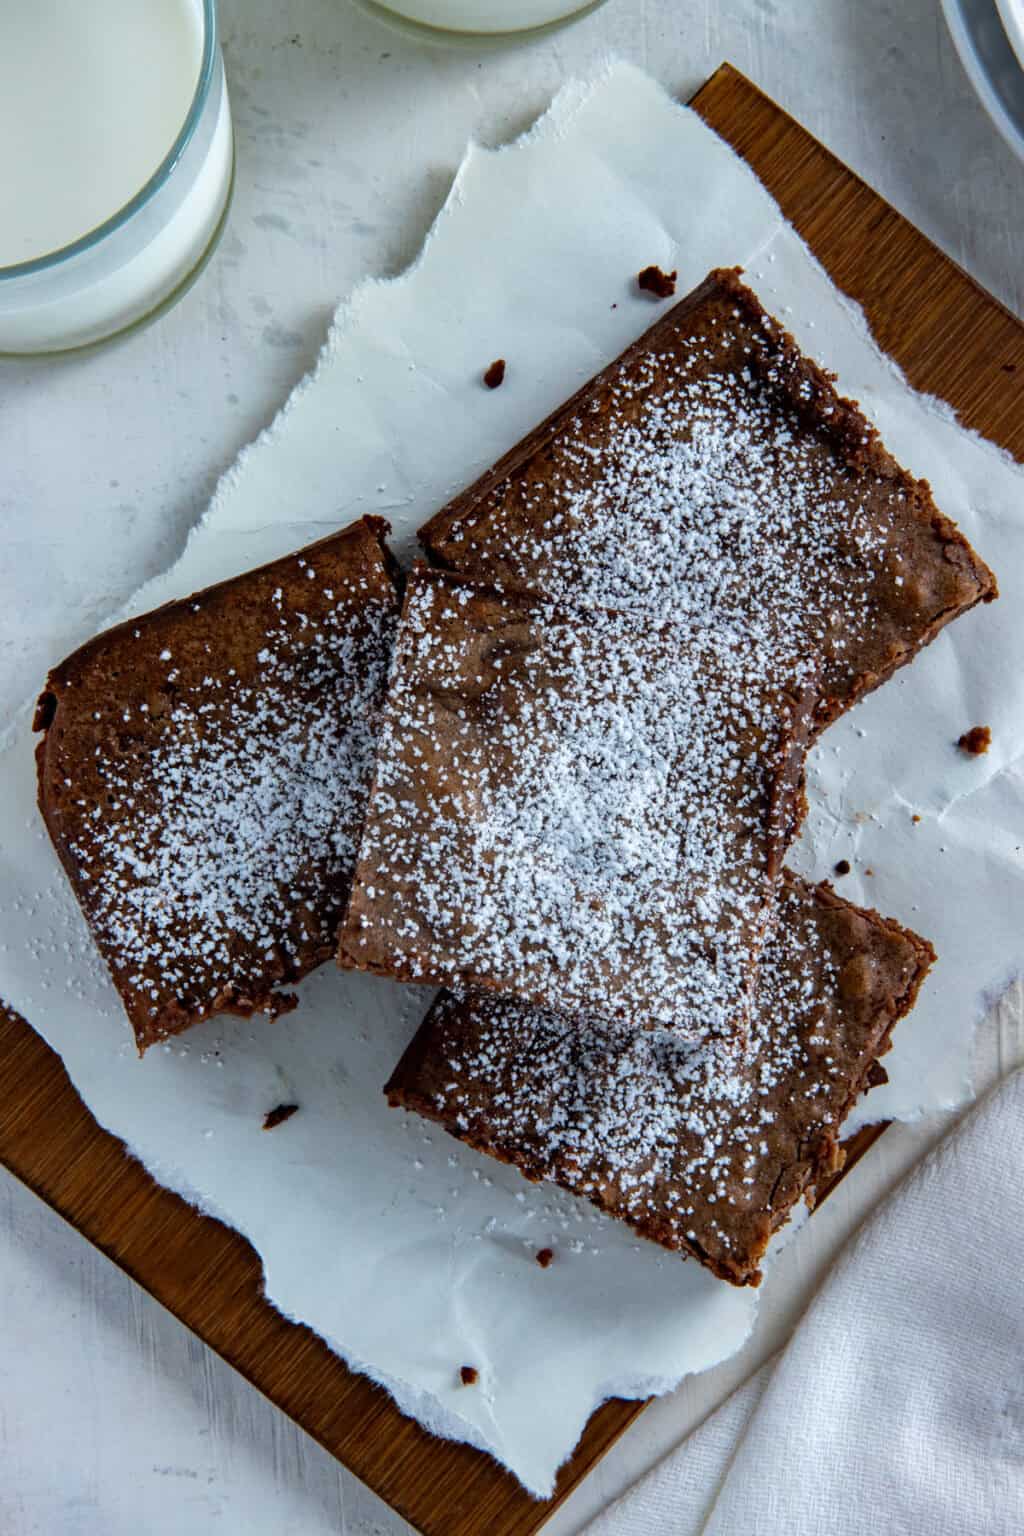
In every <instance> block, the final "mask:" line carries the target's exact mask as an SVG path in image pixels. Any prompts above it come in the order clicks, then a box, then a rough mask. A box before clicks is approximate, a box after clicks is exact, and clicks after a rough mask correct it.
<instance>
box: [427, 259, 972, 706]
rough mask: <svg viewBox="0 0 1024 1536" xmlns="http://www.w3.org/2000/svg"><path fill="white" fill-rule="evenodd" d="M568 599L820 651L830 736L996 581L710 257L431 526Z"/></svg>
mask: <svg viewBox="0 0 1024 1536" xmlns="http://www.w3.org/2000/svg"><path fill="white" fill-rule="evenodd" d="M420 538H421V541H422V543H423V545H424V547H425V549H426V550H427V552H428V553H429V555H430V557H431V559H432V560H433V561H434V562H435V563H437V564H438V565H441V566H444V567H446V568H447V569H450V570H454V571H462V572H465V573H469V574H476V575H478V576H480V577H481V578H483V579H486V580H490V581H495V582H500V583H502V584H507V585H512V586H515V585H519V586H523V585H525V586H527V587H537V588H541V589H543V590H545V591H547V592H548V593H549V594H550V595H551V596H552V597H553V598H555V599H556V600H558V601H564V600H569V601H571V602H573V603H582V604H597V605H609V606H612V607H616V608H627V607H628V608H639V609H641V610H643V611H645V612H649V613H654V614H658V615H665V614H669V615H672V616H674V617H678V616H680V615H682V614H686V613H690V614H694V615H697V616H702V617H706V618H707V619H709V620H711V621H714V622H718V623H722V624H728V625H731V626H733V627H735V628H737V629H740V630H742V631H743V632H744V633H746V634H747V636H748V637H749V643H750V644H751V646H753V647H756V648H757V649H758V650H759V651H760V653H761V654H762V656H763V658H764V662H765V667H766V669H770V668H771V667H773V666H776V665H778V664H780V659H781V660H782V663H783V664H784V658H787V657H789V656H792V655H793V654H796V655H803V654H806V655H810V656H814V657H816V658H817V659H818V661H819V664H820V697H819V699H818V702H817V710H816V724H817V728H818V729H819V730H820V729H822V728H823V727H824V726H826V725H828V724H829V723H830V722H831V721H832V720H834V719H835V718H836V717H837V716H838V715H839V714H841V713H842V712H843V711H844V710H846V709H848V708H849V707H850V705H851V704H853V703H854V702H855V701H856V700H857V699H858V698H860V697H861V695H862V694H864V693H866V692H868V691H869V690H870V689H872V688H875V687H877V686H878V684H879V683H881V682H883V681H884V680H885V679H886V678H887V677H889V676H890V675H891V673H892V672H893V671H894V670H895V669H896V668H897V667H899V666H902V665H903V664H904V663H906V662H908V661H910V660H911V658H912V657H913V656H914V654H915V653H916V652H917V651H918V650H919V649H920V647H921V646H923V645H925V644H927V643H928V642H929V641H930V640H931V639H933V638H934V636H935V635H936V634H938V632H939V630H940V629H941V628H942V627H943V626H944V625H945V624H947V623H948V622H949V621H950V620H951V619H954V618H956V617H957V615H958V614H960V613H963V612H964V611H965V610H966V609H968V608H971V607H973V606H974V604H975V603H977V602H979V601H982V600H984V601H989V600H991V599H992V598H994V597H995V596H996V592H997V588H996V582H995V578H994V577H993V575H992V573H991V572H990V571H989V570H988V569H987V568H986V566H985V565H984V564H983V563H982V561H981V560H980V559H979V558H978V556H977V555H976V554H975V553H974V551H973V550H972V549H971V547H970V545H969V544H968V543H967V542H966V540H965V539H964V538H963V537H962V535H961V534H960V533H959V532H958V531H957V529H956V528H955V527H954V525H953V524H952V523H951V522H950V521H949V519H948V518H946V517H944V516H943V515H942V514H941V513H940V512H939V510H938V509H937V507H936V506H935V503H934V501H933V499H932V494H931V490H930V488H929V486H928V485H927V483H926V482H925V481H923V480H916V479H914V478H913V477H912V476H911V475H909V474H908V473H907V472H906V470H904V469H901V468H900V466H899V465H898V464H897V463H896V462H895V460H894V459H893V458H892V456H891V455H890V454H889V453H888V452H887V450H886V449H885V447H884V446H883V444H882V443H881V441H880V439H879V437H878V433H877V432H876V430H875V428H874V427H872V426H871V424H870V423H869V422H868V421H867V420H866V419H865V418H864V416H863V414H862V413H861V411H860V410H859V408H858V406H857V405H856V403H855V402H853V401H851V400H846V399H843V398H841V397H840V396H839V395H838V394H837V393H836V390H835V388H834V387H833V381H832V377H831V376H830V375H829V374H826V373H825V372H823V371H822V369H820V368H819V367H817V365H816V364H814V363H813V362H811V361H810V360H809V359H807V358H806V357H804V356H803V355H802V354H801V352H800V351H799V349H798V347H797V345H796V343H795V342H794V340H793V338H792V337H791V336H790V335H788V334H787V332H786V331H785V330H784V329H783V327H782V326H781V325H780V324H779V322H778V321H777V320H774V319H772V318H771V317H770V316H769V315H767V314H766V313H765V311H764V310H763V308H762V307H761V305H760V303H759V302H758V300H757V299H756V298H755V296H754V294H753V293H751V292H750V290H749V289H748V288H746V287H745V286H744V285H743V284H742V283H741V282H740V281H739V276H738V273H737V272H736V271H716V272H712V273H711V275H710V276H709V277H708V278H707V280H706V281H705V282H704V283H702V284H701V286H700V287H699V288H698V289H696V290H695V292H693V293H692V294H690V296H689V297H688V298H686V299H684V300H682V302H681V303H679V304H678V305H676V306H675V307H674V308H673V309H671V310H670V311H669V312H668V313H667V314H666V315H665V316H664V317H663V318H662V319H661V320H659V321H658V322H657V323H656V324H655V325H654V326H653V327H652V328H651V330H649V331H648V332H647V334H646V335H645V336H642V337H641V338H640V340H639V341H638V342H637V343H636V344H635V345H634V346H632V347H630V348H629V350H628V351H627V352H625V353H624V354H623V356H622V357H621V358H619V360H618V361H617V362H615V363H613V364H612V365H611V366H610V367H608V368H606V369H605V370H604V371H603V372H602V373H600V374H598V376H597V377H596V378H595V379H593V380H592V381H591V382H590V383H589V384H587V385H586V386H585V387H584V388H583V389H582V390H580V391H579V393H578V394H576V395H575V396H574V397H573V398H572V399H571V400H569V401H568V402H567V404H566V405H564V406H563V407H562V408H561V409H560V410H558V411H556V412H555V413H554V415H552V416H551V417H549V418H548V420H547V421H545V422H544V423H543V424H542V425H541V426H539V427H538V428H537V429H536V430H535V431H534V432H532V433H530V435H529V436H528V437H527V438H525V439H524V440H523V442H522V443H520V444H519V446H518V447H516V448H514V449H513V450H512V451H511V453H509V454H507V455H506V456H505V457H504V458H503V459H502V460H501V461H500V462H499V463H498V464H496V465H495V466H494V468H493V469H491V470H490V471H489V472H488V473H487V474H485V475H484V476H483V477H482V478H481V479H480V480H478V481H477V483H476V484H475V485H473V486H471V487H470V488H469V489H468V490H467V491H465V492H463V494H462V495H460V496H458V497H456V499H455V500H454V501H453V502H452V503H451V504H450V505H449V506H448V507H446V508H445V509H444V510H443V511H442V512H440V513H438V514H437V516H436V517H434V518H433V519H432V520H431V521H430V522H429V523H427V524H426V526H425V527H424V528H423V529H422V530H421V534H420Z"/></svg>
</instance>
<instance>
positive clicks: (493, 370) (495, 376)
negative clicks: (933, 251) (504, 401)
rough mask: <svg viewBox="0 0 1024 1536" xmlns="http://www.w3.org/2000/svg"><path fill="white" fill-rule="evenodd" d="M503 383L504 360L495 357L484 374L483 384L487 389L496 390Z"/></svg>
mask: <svg viewBox="0 0 1024 1536" xmlns="http://www.w3.org/2000/svg"><path fill="white" fill-rule="evenodd" d="M504 382H505V359H504V358H503V357H496V358H495V359H494V362H493V363H492V364H491V366H490V367H489V368H488V370H487V372H486V373H485V374H484V383H485V384H486V385H487V388H488V389H497V388H498V385H499V384H504Z"/></svg>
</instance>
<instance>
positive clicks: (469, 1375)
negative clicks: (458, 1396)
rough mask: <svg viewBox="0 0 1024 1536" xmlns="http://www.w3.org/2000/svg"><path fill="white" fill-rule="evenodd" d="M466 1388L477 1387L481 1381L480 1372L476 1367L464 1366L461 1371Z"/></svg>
mask: <svg viewBox="0 0 1024 1536" xmlns="http://www.w3.org/2000/svg"><path fill="white" fill-rule="evenodd" d="M459 1375H460V1376H461V1378H462V1385H463V1386H464V1387H475V1386H476V1384H477V1382H478V1381H479V1380H480V1372H479V1371H478V1370H477V1368H476V1366H475V1365H464V1366H462V1368H461V1369H460V1371H459Z"/></svg>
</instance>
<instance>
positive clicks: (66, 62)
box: [0, 0, 233, 352]
mask: <svg viewBox="0 0 1024 1536" xmlns="http://www.w3.org/2000/svg"><path fill="white" fill-rule="evenodd" d="M204 41H205V24H204V7H203V5H202V4H201V0H0V352H2V351H5V350H6V351H15V352H17V351H45V350H51V349H60V348H62V347H66V346H77V345H81V344H83V343H85V342H89V341H93V340H96V339H98V338H99V337H101V336H103V335H106V334H109V333H110V332H111V331H112V330H119V329H121V328H123V327H124V326H125V325H129V324H132V323H133V322H134V321H136V320H138V319H140V318H142V317H143V316H144V315H146V314H147V313H149V311H151V310H152V309H154V308H156V307H158V306H159V305H160V304H161V303H162V302H163V301H164V300H165V299H166V298H167V296H168V295H169V294H170V293H171V292H173V290H174V289H175V288H177V287H178V286H179V285H180V284H181V283H183V282H184V281H185V280H186V279H187V277H188V276H189V274H190V272H191V271H192V270H193V269H194V267H195V265H196V264H197V263H198V262H199V261H200V260H201V259H202V257H203V255H204V253H205V250H206V249H207V247H208V245H209V243H210V241H211V239H212V238H213V235H214V233H215V231H216V229H217V226H218V223H219V221H220V219H221V216H222V214H223V212H224V209H225V205H226V202H227V196H228V191H229V189H230V184H231V170H232V160H233V150H232V139H231V123H230V114H229V110H228V103H227V95H226V90H225V87H224V79H223V66H222V64H221V60H220V55H219V52H218V53H216V54H215V56H214V59H213V65H214V67H213V71H212V74H211V75H210V79H209V82H208V87H207V90H206V93H205V95H204V98H203V101H202V103H201V105H202V108H203V110H202V112H201V115H200V117H199V120H198V122H197V123H196V126H195V129H194V132H193V134H192V136H191V138H190V140H189V142H188V144H187V145H186V146H185V147H184V149H183V151H182V153H181V156H180V159H179V161H178V163H176V164H175V166H174V168H173V171H172V172H171V174H170V175H169V176H168V177H167V179H166V181H165V182H164V183H163V184H162V185H160V186H159V187H158V188H157V189H156V190H154V191H152V193H151V195H150V196H148V197H147V198H146V199H145V200H144V201H143V203H142V205H141V206H140V208H139V209H138V210H136V211H135V212H133V213H132V214H131V216H130V217H129V218H128V219H127V220H125V221H123V222H122V223H121V224H120V226H119V227H117V228H115V229H114V230H113V231H112V232H110V233H108V234H106V235H105V236H104V237H103V239H102V240H101V241H100V242H99V244H98V245H94V246H93V247H92V248H91V249H90V250H88V251H86V252H84V253H80V254H74V255H70V256H67V257H63V258H59V259H57V260H56V261H55V262H52V263H50V264H48V265H47V266H46V267H45V268H44V270H43V271H42V272H41V273H40V272H36V273H34V274H33V273H30V274H27V275H19V274H17V273H14V274H11V273H5V271H4V269H5V268H10V267H13V266H16V265H17V264H19V263H23V262H31V261H34V260H37V259H39V258H46V257H49V256H51V255H52V254H53V253H55V252H60V251H62V250H64V248H65V247H67V246H69V245H72V244H73V243H74V242H75V241H78V240H81V239H82V237H83V236H87V235H89V234H90V233H91V232H93V231H94V230H96V229H97V227H98V226H101V225H103V224H104V223H105V221H107V220H108V219H111V218H113V217H114V216H115V215H118V214H119V213H120V212H121V210H123V209H124V208H125V205H126V204H129V203H130V202H131V200H132V199H133V198H135V197H136V196H137V195H138V194H139V193H140V192H141V191H142V190H143V188H144V187H145V186H146V184H147V183H148V182H149V181H150V178H151V177H152V176H153V175H154V173H155V172H156V171H157V170H158V169H159V168H160V167H161V164H162V162H164V160H165V159H166V157H167V156H168V154H169V152H170V151H171V149H172V148H173V147H174V145H175V143H176V141H177V140H178V137H179V135H180V134H181V131H182V128H183V126H184V125H185V122H186V119H187V118H188V115H189V111H190V109H191V107H192V104H193V100H194V99H195V97H196V91H197V86H198V85H199V83H200V76H201V71H202V63H203V51H204Z"/></svg>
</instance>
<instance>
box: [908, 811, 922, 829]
mask: <svg viewBox="0 0 1024 1536" xmlns="http://www.w3.org/2000/svg"><path fill="white" fill-rule="evenodd" d="M910 819H911V821H912V822H913V823H914V826H915V827H916V826H917V824H918V822H919V821H920V820H921V818H920V816H919V815H918V814H917V812H916V811H915V812H914V814H913V816H911V818H910Z"/></svg>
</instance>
